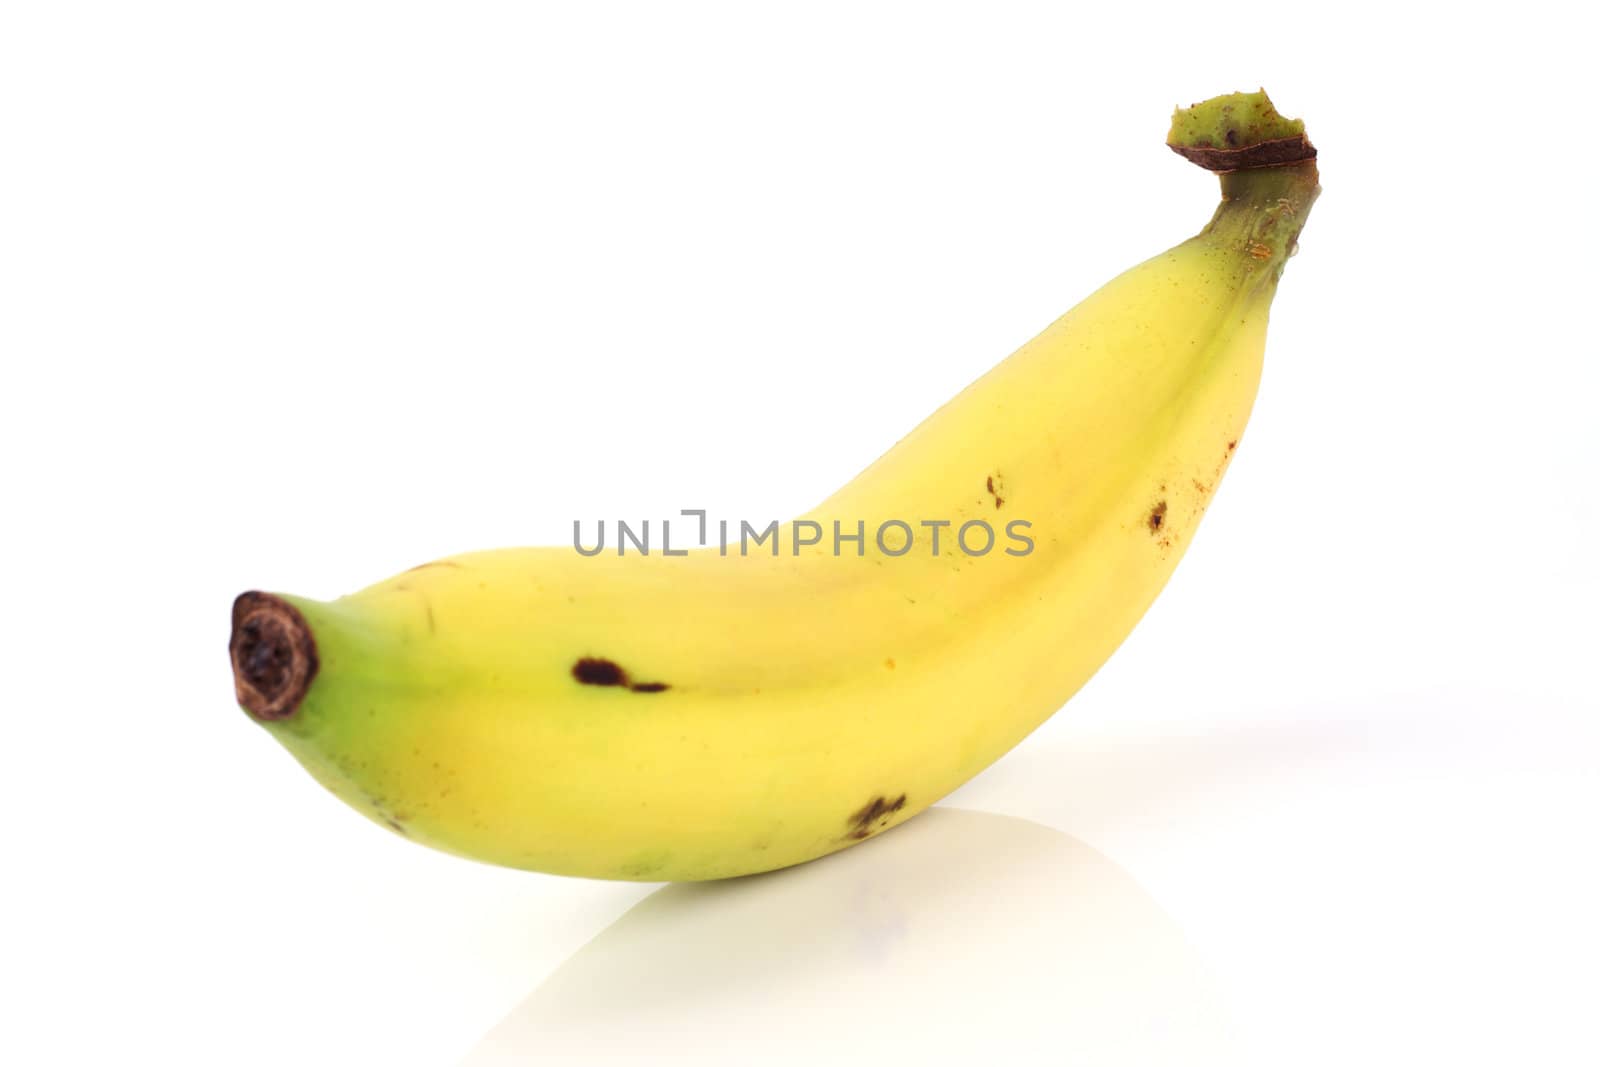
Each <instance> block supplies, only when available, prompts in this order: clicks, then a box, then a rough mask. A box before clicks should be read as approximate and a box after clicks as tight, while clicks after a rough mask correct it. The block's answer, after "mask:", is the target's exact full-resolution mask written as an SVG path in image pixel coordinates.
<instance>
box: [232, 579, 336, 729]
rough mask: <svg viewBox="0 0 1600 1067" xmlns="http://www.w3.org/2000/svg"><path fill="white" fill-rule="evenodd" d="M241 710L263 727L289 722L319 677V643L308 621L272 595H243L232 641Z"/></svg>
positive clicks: (238, 601)
mask: <svg viewBox="0 0 1600 1067" xmlns="http://www.w3.org/2000/svg"><path fill="white" fill-rule="evenodd" d="M228 659H229V660H230V662H232V664H233V689H234V693H235V695H236V696H237V697H238V698H239V704H240V705H241V706H242V707H243V708H244V709H245V710H246V711H248V712H249V713H250V714H251V715H253V716H255V717H256V718H257V719H260V720H261V721H263V722H274V721H277V720H280V719H287V718H289V717H290V716H291V715H293V714H294V713H295V711H297V710H298V709H299V707H300V702H301V701H302V700H304V699H305V695H306V690H308V689H310V688H311V680H312V679H313V678H315V677H316V676H317V643H316V641H315V640H314V639H313V638H312V636H311V627H310V626H308V625H307V624H306V620H305V616H303V615H301V614H300V612H299V610H298V609H296V608H295V606H294V605H293V604H291V603H289V602H288V601H287V600H284V599H283V598H282V597H276V596H273V595H272V594H271V593H257V592H249V593H241V594H239V597H238V599H236V600H234V602H233V634H232V636H231V637H229V639H228Z"/></svg>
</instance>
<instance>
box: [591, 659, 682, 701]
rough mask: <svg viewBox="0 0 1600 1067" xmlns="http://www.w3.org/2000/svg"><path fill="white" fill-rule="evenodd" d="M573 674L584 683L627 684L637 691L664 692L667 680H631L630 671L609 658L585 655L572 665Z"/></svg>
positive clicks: (668, 687) (667, 687) (666, 688)
mask: <svg viewBox="0 0 1600 1067" xmlns="http://www.w3.org/2000/svg"><path fill="white" fill-rule="evenodd" d="M572 676H573V677H574V678H576V679H577V680H578V681H579V682H581V683H583V684H584V685H607V686H616V685H620V686H627V687H628V688H629V689H631V690H632V691H633V692H635V693H664V692H666V691H667V690H668V689H670V688H672V687H671V686H669V685H668V684H667V683H666V682H630V681H629V680H628V672H627V671H625V670H623V669H622V668H621V667H619V666H618V665H617V664H615V663H613V662H611V661H610V660H608V659H600V658H599V657H595V656H585V657H583V658H582V659H580V660H578V662H576V663H574V664H573V665H572Z"/></svg>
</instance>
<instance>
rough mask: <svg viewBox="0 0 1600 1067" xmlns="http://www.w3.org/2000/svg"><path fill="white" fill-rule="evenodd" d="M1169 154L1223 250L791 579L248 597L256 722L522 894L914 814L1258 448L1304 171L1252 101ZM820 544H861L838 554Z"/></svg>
mask: <svg viewBox="0 0 1600 1067" xmlns="http://www.w3.org/2000/svg"><path fill="white" fill-rule="evenodd" d="M1173 147H1174V148H1176V149H1177V150H1178V151H1180V152H1182V153H1184V154H1185V155H1188V156H1190V157H1191V158H1194V159H1196V160H1197V161H1198V162H1201V163H1202V164H1204V165H1207V166H1210V167H1212V168H1214V169H1219V170H1224V171H1225V173H1224V174H1223V176H1222V184H1223V194H1224V196H1223V203H1222V205H1221V207H1219V208H1218V209H1217V213H1216V215H1215V217H1214V218H1213V219H1212V221H1211V223H1210V225H1208V226H1207V227H1206V228H1205V229H1204V230H1203V231H1202V232H1201V233H1200V234H1199V235H1198V236H1196V237H1194V238H1192V239H1190V240H1188V241H1185V242H1184V243H1183V244H1180V245H1178V246H1177V247H1175V248H1173V249H1172V250H1170V251H1168V252H1165V253H1163V254H1162V255H1159V256H1157V257H1155V258H1154V259H1151V260H1149V261H1148V262H1146V263H1144V264H1142V265H1140V266H1138V267H1135V268H1134V269H1132V270H1130V271H1128V272H1127V273H1125V274H1123V275H1121V276H1120V277H1118V278H1116V279H1114V280H1113V281H1111V282H1110V283H1109V284H1108V285H1106V286H1105V287H1104V288H1102V289H1101V290H1100V291H1099V292H1097V293H1095V294H1094V295H1092V296H1090V297H1089V298H1088V299H1087V300H1085V301H1084V302H1083V303H1082V304H1080V305H1079V306H1078V307H1077V308H1075V309H1074V310H1072V311H1071V312H1069V313H1068V314H1067V315H1065V316H1064V317H1062V318H1061V319H1059V320H1058V321H1057V322H1055V323H1054V324H1053V325H1051V326H1050V327H1048V328H1047V329H1046V330H1045V331H1044V332H1043V333H1042V334H1040V335H1039V336H1038V337H1037V338H1035V339H1034V340H1032V341H1030V342H1029V343H1028V344H1026V345H1024V346H1023V347H1022V348H1021V349H1020V350H1019V351H1018V352H1016V353H1015V354H1014V355H1012V356H1011V357H1010V358H1009V359H1007V360H1005V361H1004V362H1002V363H1001V364H1000V365H999V366H997V367H996V368H994V369H993V370H992V371H990V372H989V373H988V374H987V375H985V376H984V377H983V378H982V379H980V380H979V381H977V382H976V383H974V384H973V385H972V386H970V387H969V388H968V389H966V390H965V391H964V392H963V393H962V394H961V395H960V396H958V397H957V398H956V399H955V400H953V401H951V402H950V403H949V404H947V405H946V406H944V407H943V408H941V409H940V410H939V411H937V412H935V413H934V414H933V416H932V417H930V418H929V419H928V420H927V421H925V422H924V423H923V424H922V425H921V426H918V427H917V428H916V429H915V430H914V431H913V432H912V433H911V434H910V435H909V436H907V437H906V438H905V439H904V440H903V441H901V442H900V443H899V444H898V445H896V446H895V447H894V448H893V449H892V450H891V451H889V452H888V453H887V454H886V455H884V456H883V457H882V458H881V459H879V460H878V461H877V462H876V463H874V464H873V465H872V466H871V467H869V468H867V470H866V471H864V472H863V473H862V474H861V475H860V476H859V477H857V478H856V479H855V480H854V481H853V482H851V483H850V484H849V485H847V486H846V487H845V488H844V489H843V490H841V491H840V492H839V493H837V494H836V495H834V496H833V497H832V498H830V499H829V500H827V501H826V502H825V503H823V504H822V505H821V506H820V507H819V508H817V509H816V510H815V511H814V512H812V513H811V514H809V515H807V516H805V517H804V520H809V521H811V522H815V523H816V524H818V526H820V528H821V529H822V530H823V531H825V536H824V538H823V543H821V544H819V545H815V546H811V547H808V548H805V549H804V550H799V549H795V548H794V547H793V545H794V540H795V537H794V534H795V533H796V532H798V530H799V529H800V527H798V524H797V525H795V526H790V527H786V528H785V529H784V530H783V531H781V534H780V537H781V543H782V547H781V551H780V552H779V553H778V554H773V553H772V551H771V549H772V547H774V546H772V545H763V546H761V547H759V548H755V549H754V550H753V551H751V552H750V554H749V555H742V554H741V553H740V550H739V548H738V547H737V546H735V547H734V548H733V549H732V550H731V552H730V553H729V554H727V555H723V554H722V553H720V552H719V551H718V550H717V549H715V548H712V549H706V550H698V551H694V552H690V553H689V554H688V555H687V556H664V555H661V554H659V552H658V553H657V554H652V555H648V556H641V555H639V554H638V553H637V552H635V553H632V554H630V555H627V556H620V555H612V554H609V553H608V554H605V555H600V556H596V557H594V558H587V557H584V556H581V555H579V554H578V553H576V552H574V551H572V550H571V549H570V548H561V549H553V548H547V549H525V550H507V551H499V552H485V553H478V554H473V555H465V556H458V557H455V558H453V559H447V560H441V561H439V562H436V563H431V564H424V565H423V566H421V567H418V568H416V569H414V570H411V571H407V572H406V573H404V574H401V575H398V576H397V577H395V578H392V579H390V580H388V581H385V582H381V583H379V584H377V585H375V586H372V587H370V588H368V589H365V590H362V591H361V592H359V593H355V594H353V595H350V596H347V597H344V598H342V599H340V600H336V601H333V602H331V603H318V602H315V601H310V600H305V599H301V598H297V597H285V598H279V597H275V596H269V595H266V594H259V593H247V594H245V595H244V596H242V597H240V598H239V600H238V602H237V603H236V604H235V608H234V634H233V640H232V643H231V651H232V656H233V665H234V673H235V680H236V684H237V688H238V693H239V698H240V701H241V703H242V704H243V705H244V706H245V707H246V708H247V709H248V710H249V711H250V712H251V713H252V714H253V715H254V716H255V717H256V718H257V719H259V720H260V721H262V722H263V723H265V725H266V726H267V727H268V729H270V730H271V731H272V732H273V733H274V734H275V735H276V736H277V737H278V739H279V740H280V741H282V742H283V743H284V745H286V746H287V747H288V748H289V750H290V751H291V752H293V753H294V755H295V756H296V757H297V758H298V759H299V760H300V761H301V762H302V763H303V764H305V766H306V767H307V768H308V769H309V770H310V771H311V773H312V774H314V775H315V776H316V777H317V778H318V779H319V780H320V781H322V782H323V783H324V784H325V785H326V786H328V788H330V789H331V790H333V792H335V793H336V794H338V795H339V796H340V797H342V798H343V799H345V800H346V801H348V802H349V803H350V804H352V805H354V806H355V807H357V808H358V809H360V810H361V811H363V812H365V813H366V814H368V815H370V816H371V817H373V818H374V819H377V820H379V821H380V822H383V823H385V824H387V825H388V826H390V827H392V828H394V829H395V830H397V831H399V832H401V833H404V834H406V835H408V836H410V837H412V838H414V839H415V840H417V841H420V842H423V843H426V844H429V845H433V846H436V847H439V848H442V849H446V850H449V851H452V852H456V853H460V854H462V855H466V856H471V857H475V858H478V859H483V860H488V861H491V862H495V863H501V864H507V865H510V866H516V867H526V868H532V869H536V870H544V871H554V872H559V873H565V874H577V875H588V876H594V877H606V878H631V879H644V880H676V879H704V878H716V877H721V876H727V875H736V874H745V873H749V872H752V871H760V870H767V869H771V868H775V867H783V866H786V865H788V864H793V863H798V862H801V861H803V860H807V859H811V858H814V857H816V856H820V855H822V854H824V853H827V852H831V851H834V850H836V849H839V848H842V847H845V846H847V845H850V844H852V843H854V842H856V841H859V840H862V839H864V838H867V837H869V836H871V835H873V834H875V833H877V832H879V831H880V830H882V829H884V828H885V827H887V826H889V825H891V824H893V823H896V822H899V821H901V820H903V819H906V818H908V817H909V816H911V815H913V814H915V813H916V812H918V811H921V810H922V809H923V808H925V807H927V806H928V805H930V804H932V803H933V802H934V801H935V800H937V799H938V798H939V797H941V796H943V795H944V794H945V793H947V792H949V791H950V790H951V789H954V788H955V787H956V786H958V785H960V784H961V783H962V782H964V781H966V780H967V779H968V778H970V777H971V776H972V775H973V774H975V773H977V771H979V770H980V769H982V768H983V767H984V766H986V765H988V764H989V763H990V762H992V761H993V760H995V759H996V758H998V757H999V756H1000V755H1001V754H1002V753H1004V752H1005V751H1006V750H1007V749H1009V748H1011V747H1012V746H1013V745H1015V744H1016V743H1017V742H1018V741H1019V740H1021V739H1022V738H1023V737H1024V736H1025V735H1027V734H1028V732H1029V731H1031V730H1033V729H1034V728H1035V727H1036V726H1038V725H1039V723H1040V722H1042V721H1043V720H1044V719H1045V718H1046V717H1048V716H1049V715H1050V714H1051V713H1052V712H1053V711H1055V709H1056V708H1058V707H1060V705H1061V704H1062V702H1063V701H1065V700H1066V699H1067V698H1068V697H1070V696H1071V695H1072V694H1073V693H1074V692H1075V691H1076V690H1077V689H1078V687H1079V686H1081V685H1082V684H1083V683H1084V682H1085V681H1086V680H1087V679H1088V678H1089V676H1090V675H1091V674H1093V673H1094V671H1095V670H1096V669H1097V668H1098V667H1099V665H1100V664H1101V663H1102V662H1104V660H1105V659H1106V657H1107V656H1109V655H1110V654H1111V652H1112V651H1113V650H1114V649H1115V648H1116V647H1117V645H1118V644H1119V643H1120V642H1121V641H1122V639H1123V638H1124V637H1125V636H1126V635H1127V633H1128V631H1129V630H1130V629H1131V628H1132V627H1133V625H1134V624H1135V623H1136V622H1137V621H1138V619H1139V617H1140V616H1141V615H1142V614H1143V613H1144V611H1145V609H1146V608H1147V607H1148V606H1149V604H1150V602H1151V601H1152V600H1153V599H1154V597H1155V596H1156V594H1157V592H1159V591H1160V589H1161V587H1162V585H1163V584H1164V583H1165V582H1166V580H1167V577H1168V576H1169V575H1170V574H1171V573H1172V569H1173V567H1174V566H1175V565H1176V564H1177V562H1178V558H1179V556H1180V555H1182V553H1183V551H1184V549H1185V548H1186V547H1187V546H1188V544H1189V543H1190V541H1191V540H1192V539H1193V538H1194V534H1195V528H1196V526H1197V524H1198V523H1199V521H1200V516H1201V514H1202V513H1203V512H1204V510H1205V508H1206V505H1207V503H1208V501H1209V500H1210V498H1211V494H1212V493H1213V492H1214V491H1215V489H1216V487H1217V482H1218V480H1219V479H1220V478H1221V477H1222V473H1223V471H1224V470H1225V469H1226V468H1227V465H1228V462H1229V460H1230V459H1231V457H1232V455H1233V450H1234V447H1235V446H1236V445H1237V444H1238V441H1239V437H1240V435H1241V433H1242V432H1243V430H1244V425H1245V420H1246V418H1247V417H1248V415H1249V412H1250V406H1251V403H1252V401H1253V399H1254V397H1255V392H1256V385H1257V381H1258V379H1259V375H1260V370H1261V359H1262V348H1263V344H1264V341H1265V336H1266V326H1267V310H1268V306H1269V305H1270V303H1271V301H1272V296H1273V293H1274V292H1275V290H1276V287H1277V281H1278V277H1279V275H1280V273H1281V272H1282V269H1283V265H1284V261H1285V260H1286V259H1287V257H1288V256H1289V255H1290V253H1291V252H1292V251H1293V248H1294V242H1295V238H1296V236H1297V235H1298V234H1299V232H1300V228H1301V226H1302V224H1303V223H1304V221H1305V218H1306V213H1307V211H1308V210H1309V208H1310V206H1311V202H1312V200H1313V199H1314V198H1315V196H1316V194H1317V173H1316V167H1315V163H1314V162H1313V161H1312V156H1313V155H1314V152H1313V151H1312V149H1311V147H1310V145H1309V143H1308V142H1307V141H1306V140H1305V138H1304V135H1303V133H1302V132H1301V127H1300V125H1299V124H1298V123H1290V122H1288V121H1287V120H1284V119H1282V118H1280V117H1279V116H1278V115H1277V114H1276V113H1275V112H1274V111H1273V110H1272V108H1271V105H1270V104H1269V103H1268V102H1267V100H1266V97H1265V96H1264V95H1262V94H1249V95H1240V96H1234V97H1222V98H1219V99H1218V100H1214V101H1210V102H1208V103H1206V104H1202V105H1198V106H1197V107H1196V108H1193V109H1191V110H1189V111H1187V112H1180V113H1179V114H1178V116H1177V117H1176V119H1175V121H1174V125H1173ZM1265 163H1270V164H1272V165H1270V166H1266V165H1260V164H1265ZM1230 168H1244V169H1230ZM975 520H984V522H986V523H988V524H989V526H990V527H991V528H993V529H995V531H996V533H997V534H998V537H997V539H996V543H995V545H994V546H993V547H992V548H991V549H990V550H989V551H988V552H987V554H974V553H979V552H981V550H982V549H983V547H984V543H985V540H986V538H985V536H984V534H983V528H982V527H981V526H977V525H975V526H971V527H969V528H968V536H967V538H966V539H965V540H964V541H960V531H961V530H962V528H963V527H964V526H967V524H968V523H973V522H975ZM1018 520H1020V521H1021V522H1023V523H1026V524H1027V525H1026V526H1018V527H1013V528H1012V529H1013V530H1014V531H1015V532H1017V533H1020V534H1021V535H1022V536H1023V537H1026V538H1027V539H1028V541H1029V542H1031V545H1032V550H1031V551H1027V549H1026V547H1025V546H1024V545H1023V544H1022V542H1021V541H1020V540H1019V539H1018V538H1017V537H1012V538H1007V537H1006V535H1005V533H1004V532H1002V531H1004V530H1005V528H1006V527H1007V526H1009V524H1011V523H1012V522H1015V521H1018ZM897 521H898V522H902V523H905V524H906V527H905V529H904V530H902V528H901V527H898V526H896V525H894V524H895V523H896V522H897ZM835 523H837V524H838V527H837V529H838V531H839V532H840V533H841V534H843V535H844V537H846V538H849V537H853V536H854V535H855V534H856V533H857V532H858V530H861V531H864V536H863V537H861V538H860V540H841V541H840V542H839V543H838V546H837V547H838V549H839V551H838V552H837V553H836V552H835V551H834V549H835V544H834V536H833V535H834V531H835ZM938 523H948V524H949V525H948V526H938V525H935V524H938ZM858 524H859V526H858ZM803 529H804V530H805V531H806V533H807V534H809V533H810V532H811V530H812V529H813V528H811V527H804V528H803ZM880 530H883V531H885V532H884V534H883V537H882V540H881V541H880V539H879V537H878V536H877V533H878V531H880ZM908 532H909V533H910V535H911V536H912V538H913V541H912V543H911V546H910V548H909V550H907V551H903V552H902V545H903V543H904V541H905V538H906V535H907V533H908ZM935 538H939V539H940V543H939V546H938V550H937V551H935V548H934V539H935ZM809 539H810V538H809V537H805V538H802V540H809ZM958 541H960V543H958ZM1007 549H1010V550H1011V551H1010V552H1007V551H1006V550H1007ZM1013 553H1015V554H1013Z"/></svg>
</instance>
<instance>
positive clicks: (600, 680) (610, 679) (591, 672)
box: [572, 656, 628, 685]
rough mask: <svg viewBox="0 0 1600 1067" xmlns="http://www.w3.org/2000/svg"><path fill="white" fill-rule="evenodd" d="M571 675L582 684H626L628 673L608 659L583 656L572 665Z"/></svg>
mask: <svg viewBox="0 0 1600 1067" xmlns="http://www.w3.org/2000/svg"><path fill="white" fill-rule="evenodd" d="M572 676H573V677H574V678H576V679H577V680H578V681H580V682H582V683H583V684H584V685H627V684H628V673H627V672H626V671H624V670H623V669H622V668H621V667H619V666H617V665H616V664H615V663H612V662H611V661H610V660H608V659H595V658H591V657H589V656H585V657H584V658H583V659H580V660H579V661H578V662H576V663H574V664H573V665H572Z"/></svg>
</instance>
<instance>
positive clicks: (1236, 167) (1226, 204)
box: [1167, 92, 1321, 286]
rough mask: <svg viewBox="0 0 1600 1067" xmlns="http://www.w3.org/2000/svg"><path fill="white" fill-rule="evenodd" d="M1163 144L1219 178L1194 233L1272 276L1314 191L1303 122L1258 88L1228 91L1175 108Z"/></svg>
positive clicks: (1288, 252)
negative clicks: (1207, 215) (1212, 202)
mask: <svg viewBox="0 0 1600 1067" xmlns="http://www.w3.org/2000/svg"><path fill="white" fill-rule="evenodd" d="M1167 145H1168V147H1170V148H1171V149H1172V150H1173V151H1174V152H1177V153H1178V154H1179V155H1181V156H1183V157H1184V158H1185V159H1187V160H1189V161H1190V162H1192V163H1195V164H1197V165H1198V166H1201V167H1204V168H1206V169H1207V170H1211V171H1216V172H1217V173H1218V176H1219V177H1220V178H1221V179H1222V204H1221V206H1219V207H1218V208H1217V213H1216V214H1215V215H1214V216H1212V219H1211V222H1210V223H1209V224H1208V225H1207V226H1206V228H1205V229H1204V230H1201V231H1200V237H1201V238H1202V239H1205V240H1207V241H1209V242H1211V243H1213V244H1215V245H1217V246H1218V247H1219V248H1220V249H1222V250H1224V251H1227V252H1231V253H1236V254H1238V255H1239V256H1240V260H1239V262H1241V263H1242V265H1243V266H1244V267H1245V269H1246V271H1247V273H1248V275H1249V276H1250V277H1251V278H1256V277H1260V278H1262V279H1264V280H1265V281H1266V284H1267V285H1268V286H1271V285H1274V284H1276V283H1277V280H1278V277H1279V276H1280V275H1281V274H1282V273H1283V267H1284V264H1285V263H1286V262H1288V259H1289V257H1290V256H1292V255H1294V253H1295V241H1296V239H1297V238H1298V237H1299V236H1300V230H1301V229H1302V227H1304V226H1305V222H1306V217H1307V216H1308V215H1309V214H1310V213H1311V205H1312V203H1313V202H1314V201H1315V200H1316V199H1317V194H1318V193H1320V192H1321V187H1320V186H1319V184H1318V178H1317V163H1316V160H1317V150H1316V148H1315V147H1314V146H1313V145H1312V144H1311V141H1310V140H1309V139H1308V138H1307V137H1306V131H1305V124H1304V123H1303V122H1301V121H1300V120H1299V119H1288V118H1284V117H1283V116H1282V115H1280V114H1278V112H1277V109H1275V108H1274V107H1273V106H1272V101H1271V100H1269V99H1267V94H1266V93H1265V92H1254V93H1230V94H1228V95H1226V96H1218V97H1213V98H1212V99H1210V100H1207V101H1205V102H1203V103H1199V104H1195V105H1194V106H1193V107H1189V108H1180V109H1178V110H1177V111H1176V112H1175V113H1174V114H1173V116H1172V129H1171V132H1169V133H1168V135H1167ZM1261 268H1265V269H1264V270H1263V269H1261Z"/></svg>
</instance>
